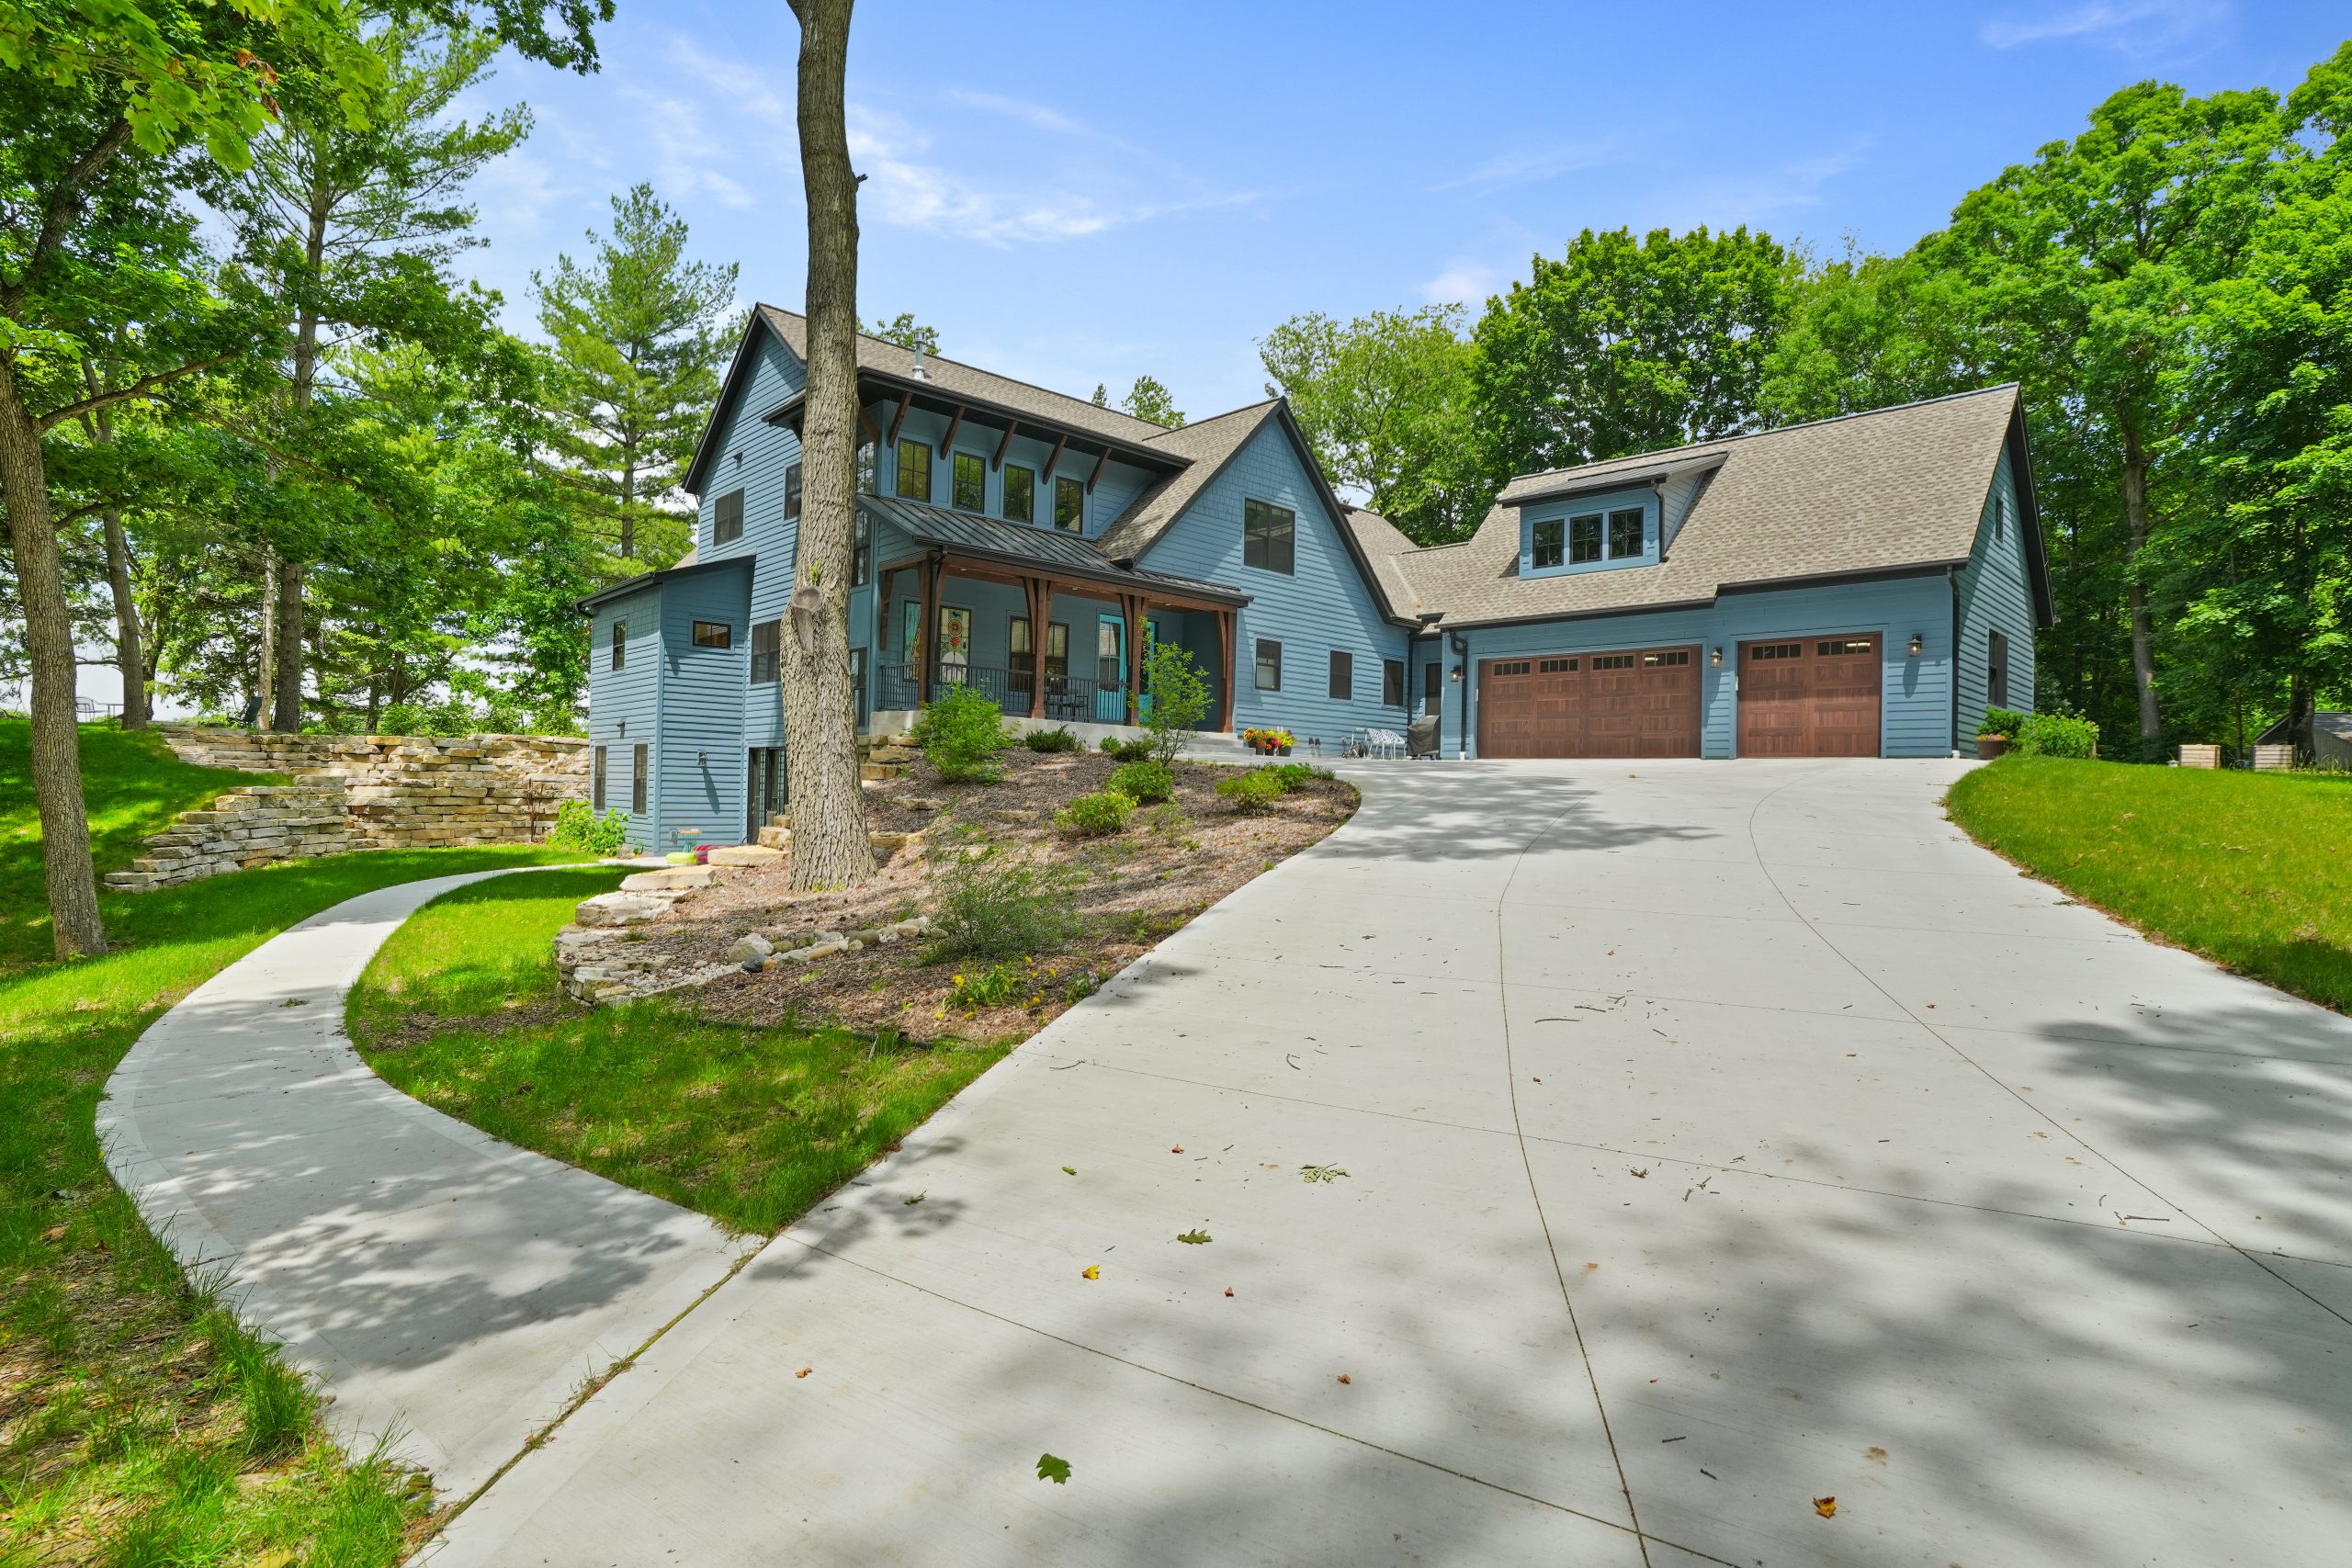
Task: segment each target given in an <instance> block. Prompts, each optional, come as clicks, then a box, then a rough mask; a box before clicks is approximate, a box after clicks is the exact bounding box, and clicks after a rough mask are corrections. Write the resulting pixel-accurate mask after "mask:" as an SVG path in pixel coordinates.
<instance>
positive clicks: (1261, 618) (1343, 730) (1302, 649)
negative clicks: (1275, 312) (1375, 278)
mask: <svg viewBox="0 0 2352 1568" xmlns="http://www.w3.org/2000/svg"><path fill="white" fill-rule="evenodd" d="M1245 501H1263V502H1272V504H1274V505H1276V506H1283V507H1287V508H1289V509H1290V511H1291V512H1292V513H1295V516H1296V517H1297V533H1296V536H1295V550H1294V554H1295V564H1296V570H1295V571H1294V572H1290V573H1287V574H1286V573H1283V572H1279V571H1268V570H1263V569H1261V568H1258V567H1250V566H1244V565H1242V564H1241V513H1242V502H1245ZM1341 526H1342V525H1341V524H1340V522H1339V520H1338V519H1336V518H1334V517H1333V516H1332V515H1331V514H1330V513H1329V510H1328V509H1327V508H1326V507H1325V505H1324V502H1323V497H1322V491H1321V490H1320V488H1319V487H1318V486H1317V484H1316V482H1315V480H1314V478H1313V476H1311V475H1310V474H1309V473H1308V472H1307V471H1306V468H1305V467H1304V466H1303V465H1302V464H1301V463H1300V461H1299V456H1298V450H1297V448H1296V447H1295V446H1293V445H1292V444H1291V441H1290V437H1289V435H1288V434H1286V433H1285V432H1284V431H1283V428H1282V425H1281V423H1280V422H1279V421H1278V420H1269V421H1267V422H1266V423H1265V424H1264V425H1263V426H1261V428H1260V429H1259V431H1258V433H1257V434H1255V435H1253V436H1251V437H1250V439H1249V441H1248V442H1247V443H1245V444H1244V445H1243V446H1242V448H1241V450H1240V451H1239V452H1238V453H1236V454H1235V455H1234V457H1233V459H1232V461H1231V462H1229V463H1227V465H1226V468H1225V470H1224V471H1223V472H1222V473H1220V474H1218V475H1217V477H1216V479H1214V480H1212V481H1211V482H1210V483H1209V484H1208V485H1207V487H1206V488H1204V490H1203V491H1201V493H1200V494H1199V495H1198V496H1196V497H1195V498H1193V503H1192V505H1190V506H1188V507H1186V508H1185V509H1184V513H1183V515H1182V516H1181V517H1179V518H1178V519H1177V520H1176V521H1175V522H1174V523H1173V524H1171V525H1170V526H1169V528H1168V529H1167V531H1166V532H1165V533H1163V534H1161V535H1160V536H1159V540H1158V542H1156V543H1155V544H1153V546H1152V547H1151V548H1150V549H1149V550H1148V551H1147V552H1145V554H1144V557H1143V558H1142V559H1140V560H1138V561H1136V566H1137V567H1139V568H1141V569H1143V570H1147V571H1164V572H1168V573H1170V574H1172V575H1174V576H1178V577H1189V578H1193V579H1196V580H1201V581H1210V582H1221V583H1224V584H1225V585H1227V587H1230V588H1234V589H1238V590H1239V591H1240V592H1244V593H1248V594H1250V595H1251V598H1250V603H1249V604H1246V605H1244V606H1243V607H1242V609H1241V611H1240V613H1239V614H1238V615H1237V617H1236V620H1237V622H1238V625H1237V627H1236V631H1235V637H1234V650H1233V660H1234V671H1233V673H1234V702H1233V722H1234V727H1235V728H1237V729H1246V728H1262V727H1272V726H1280V727H1281V728H1285V729H1288V730H1290V731H1292V732H1293V733H1294V734H1295V735H1296V736H1297V737H1298V738H1299V739H1300V740H1302V741H1304V740H1306V739H1309V738H1314V739H1320V740H1321V741H1322V742H1323V743H1324V745H1326V746H1327V747H1336V746H1337V745H1338V744H1339V742H1340V739H1342V738H1344V737H1345V736H1346V735H1347V733H1348V731H1350V730H1351V729H1360V728H1374V727H1377V728H1384V729H1394V728H1399V727H1400V726H1401V725H1402V724H1403V723H1404V720H1405V709H1404V708H1403V707H1402V706H1395V707H1392V706H1389V705H1386V704H1385V703H1383V702H1382V701H1381V661H1382V660H1387V659H1403V658H1404V657H1405V632H1404V628H1402V627H1401V626H1392V625H1390V624H1389V622H1388V621H1387V620H1386V619H1385V617H1384V616H1383V615H1382V614H1381V611H1380V606H1379V603H1378V601H1377V600H1376V599H1375V598H1374V596H1373V593H1372V591H1371V589H1370V588H1369V587H1368V586H1367V585H1366V584H1365V582H1364V580H1363V574H1362V573H1361V572H1360V571H1358V570H1357V569H1356V564H1355V558H1354V557H1353V556H1352V555H1351V554H1350V553H1349V551H1348V547H1347V545H1346V543H1345V541H1344V540H1343V539H1342V538H1341V537H1340V528H1341ZM1261 637H1264V638H1269V639H1272V641H1275V642H1279V643H1281V644H1282V647H1283V689H1282V690H1281V691H1279V692H1261V691H1260V690H1258V689H1257V683H1256V681H1255V679H1254V673H1253V671H1254V649H1256V646H1257V642H1258V639H1259V638H1261ZM1334 649H1339V650H1341V651H1344V652H1346V653H1348V654H1349V655H1350V656H1351V658H1352V660H1353V661H1354V671H1353V673H1354V682H1353V695H1352V698H1351V700H1350V701H1347V702H1340V701H1335V700H1333V699H1332V698H1331V697H1330V696H1329V679H1330V656H1331V653H1332V651H1333V650H1334Z"/></svg>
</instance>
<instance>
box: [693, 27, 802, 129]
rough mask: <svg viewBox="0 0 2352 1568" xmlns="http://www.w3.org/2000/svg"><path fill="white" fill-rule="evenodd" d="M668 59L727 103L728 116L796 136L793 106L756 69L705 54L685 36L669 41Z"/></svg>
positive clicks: (764, 73)
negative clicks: (748, 120)
mask: <svg viewBox="0 0 2352 1568" xmlns="http://www.w3.org/2000/svg"><path fill="white" fill-rule="evenodd" d="M670 58H671V60H672V61H673V62H674V63H675V64H676V65H677V67H678V69H679V71H680V72H681V73H683V74H684V76H685V77H686V78H687V79H688V80H691V81H696V82H701V83H705V84H707V85H709V86H710V87H711V88H712V89H713V93H712V96H713V97H714V98H716V99H718V100H722V101H724V102H725V103H726V105H727V111H728V113H729V114H738V115H743V116H746V117H748V118H752V119H754V120H757V121H758V122H759V123H760V124H762V125H764V126H766V127H767V128H768V129H769V130H780V131H783V132H784V133H785V134H786V136H797V130H796V128H795V126H794V124H793V117H792V107H791V106H790V105H789V104H787V103H786V102H785V100H784V99H783V98H782V97H780V96H777V94H776V91H775V88H774V87H773V86H771V85H769V84H770V82H771V81H772V80H773V78H772V77H771V75H770V74H769V73H766V72H763V71H759V70H755V69H754V68H752V66H751V65H748V64H746V63H744V62H742V61H741V60H721V59H719V58H718V57H717V56H715V55H711V54H707V53H705V52H704V51H703V50H702V49H701V48H700V46H698V45H697V44H695V41H694V39H690V38H686V37H684V35H674V36H673V37H672V38H671V39H670ZM785 151H786V152H792V151H793V144H791V143H787V144H786V148H785Z"/></svg>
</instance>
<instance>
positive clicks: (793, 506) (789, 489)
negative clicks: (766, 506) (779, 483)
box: [784, 463, 800, 519]
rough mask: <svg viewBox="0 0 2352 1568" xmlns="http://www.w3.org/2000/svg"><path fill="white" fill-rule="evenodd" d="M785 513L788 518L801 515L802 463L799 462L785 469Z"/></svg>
mask: <svg viewBox="0 0 2352 1568" xmlns="http://www.w3.org/2000/svg"><path fill="white" fill-rule="evenodd" d="M784 514H785V516H786V518H787V519H789V518H794V517H797V516H799V515H800V465H799V464H797V463H795V464H793V465H792V467H790V468H786V469H785V470H784Z"/></svg>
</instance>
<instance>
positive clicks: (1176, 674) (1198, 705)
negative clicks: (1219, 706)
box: [1139, 642, 1209, 798]
mask: <svg viewBox="0 0 2352 1568" xmlns="http://www.w3.org/2000/svg"><path fill="white" fill-rule="evenodd" d="M1144 672H1145V676H1146V678H1147V680H1148V682H1149V683H1150V687H1151V711H1150V712H1149V713H1148V714H1146V715H1145V716H1144V720H1143V722H1144V728H1146V729H1148V730H1149V731H1150V732H1151V739H1150V740H1149V742H1148V745H1149V747H1150V750H1151V755H1152V757H1153V758H1154V759H1155V760H1157V761H1159V762H1161V763H1163V764H1164V763H1169V762H1173V761H1175V760H1176V759H1177V757H1178V755H1179V754H1180V753H1182V751H1183V750H1184V746H1185V743H1186V742H1188V741H1190V740H1191V739H1193V733H1194V732H1195V731H1196V730H1198V729H1199V728H1201V720H1203V719H1204V718H1206V717H1207V716H1208V712H1209V681H1208V677H1207V676H1206V675H1205V674H1204V673H1202V671H1201V667H1200V665H1199V663H1198V662H1197V661H1196V660H1194V659H1193V656H1192V655H1191V654H1189V653H1187V652H1185V651H1184V649H1182V648H1181V647H1179V646H1178V645H1177V644H1175V643H1172V642H1162V643H1155V644H1154V645H1153V646H1152V649H1151V657H1150V659H1148V660H1146V661H1145V664H1144ZM1139 798H1140V797H1139Z"/></svg>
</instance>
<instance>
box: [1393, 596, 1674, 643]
mask: <svg viewBox="0 0 2352 1568" xmlns="http://www.w3.org/2000/svg"><path fill="white" fill-rule="evenodd" d="M1714 604H1715V602H1714V601H1713V599H1677V600H1675V601H1673V602H1671V603H1669V604H1611V605H1609V606H1607V607H1606V608H1603V609H1599V610H1545V611H1543V612H1541V613H1539V614H1536V615H1496V616H1493V617H1492V618H1490V619H1487V620H1477V621H1455V620H1442V621H1439V622H1436V623H1435V624H1433V625H1430V626H1422V627H1421V631H1422V632H1423V633H1424V634H1435V633H1438V632H1463V631H1472V630H1475V629H1476V628H1477V627H1480V626H1536V625H1539V624H1541V623H1543V622H1544V621H1606V620H1610V619H1612V618H1614V617H1617V616H1620V615H1662V614H1665V613H1667V612H1668V611H1673V610H1711V609H1713V608H1714Z"/></svg>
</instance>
